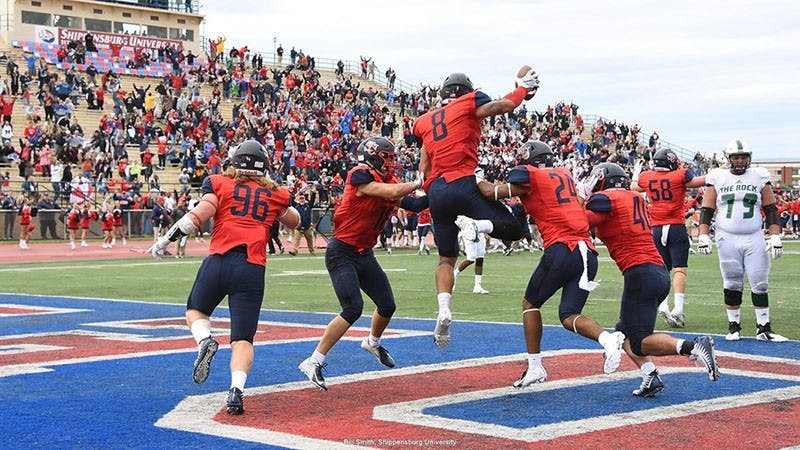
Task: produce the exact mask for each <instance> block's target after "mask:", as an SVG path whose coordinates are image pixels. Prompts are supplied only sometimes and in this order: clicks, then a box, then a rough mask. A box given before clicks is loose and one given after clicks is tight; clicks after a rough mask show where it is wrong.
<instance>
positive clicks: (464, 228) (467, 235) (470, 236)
mask: <svg viewBox="0 0 800 450" xmlns="http://www.w3.org/2000/svg"><path fill="white" fill-rule="evenodd" d="M456 226H457V227H458V228H459V229H460V230H461V236H462V237H463V238H464V241H469V242H478V224H476V223H475V220H473V219H470V218H469V217H467V216H458V217H456Z"/></svg>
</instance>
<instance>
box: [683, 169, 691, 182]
mask: <svg viewBox="0 0 800 450" xmlns="http://www.w3.org/2000/svg"><path fill="white" fill-rule="evenodd" d="M693 178H694V174H692V171H691V170H689V169H683V181H685V182H687V183H688V182H690V181H692V179H693Z"/></svg>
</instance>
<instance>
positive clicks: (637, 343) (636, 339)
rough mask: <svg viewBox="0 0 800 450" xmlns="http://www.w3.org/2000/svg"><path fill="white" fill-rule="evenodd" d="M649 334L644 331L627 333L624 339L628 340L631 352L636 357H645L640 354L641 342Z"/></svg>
mask: <svg viewBox="0 0 800 450" xmlns="http://www.w3.org/2000/svg"><path fill="white" fill-rule="evenodd" d="M649 335H650V333H649V332H644V331H628V332H627V333H625V337H627V338H628V339H629V340H630V344H631V351H632V352H633V353H634V354H636V355H638V356H647V355H645V354H643V353H642V340H643V339H644V338H646V337H647V336H649Z"/></svg>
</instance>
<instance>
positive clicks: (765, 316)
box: [756, 308, 769, 325]
mask: <svg viewBox="0 0 800 450" xmlns="http://www.w3.org/2000/svg"><path fill="white" fill-rule="evenodd" d="M756 323H757V324H759V325H766V324H768V323H769V308H757V309H756Z"/></svg>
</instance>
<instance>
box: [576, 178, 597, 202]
mask: <svg viewBox="0 0 800 450" xmlns="http://www.w3.org/2000/svg"><path fill="white" fill-rule="evenodd" d="M598 181H599V180H598V179H597V176H595V175H589V176H588V177H586V178H585V179H584V180H583V181H579V182H578V183H577V185H576V186H575V188H576V189H577V190H578V197H580V198H582V199H584V200H587V199H588V198H589V197H591V196H592V189H594V186H595V185H596V184H597V182H598Z"/></svg>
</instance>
